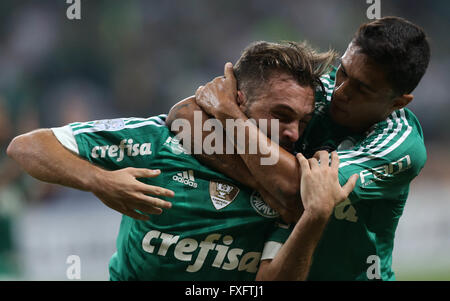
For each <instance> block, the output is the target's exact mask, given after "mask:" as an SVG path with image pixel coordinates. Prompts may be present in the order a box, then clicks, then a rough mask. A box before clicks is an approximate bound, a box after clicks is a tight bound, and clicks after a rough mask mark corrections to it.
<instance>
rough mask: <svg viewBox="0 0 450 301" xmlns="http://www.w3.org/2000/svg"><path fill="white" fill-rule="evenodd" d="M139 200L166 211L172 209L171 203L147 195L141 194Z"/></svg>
mask: <svg viewBox="0 0 450 301" xmlns="http://www.w3.org/2000/svg"><path fill="white" fill-rule="evenodd" d="M139 200H141V201H143V202H145V204H147V205H150V206H154V207H159V208H165V209H170V208H172V203H171V202H167V201H164V200H161V199H158V198H154V197H151V196H148V195H145V194H141V195H139Z"/></svg>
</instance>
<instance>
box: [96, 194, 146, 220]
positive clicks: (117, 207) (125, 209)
mask: <svg viewBox="0 0 450 301" xmlns="http://www.w3.org/2000/svg"><path fill="white" fill-rule="evenodd" d="M100 200H101V201H102V202H103V203H104V204H105V205H106V206H108V207H109V208H111V209H113V210H115V211H117V212H119V213H121V214H124V215H127V216H129V217H131V218H134V219H137V220H141V221H147V220H149V217H148V216H146V215H143V214H140V213H138V212H136V211H134V210H132V209H130V208H128V207H126V206H124V205H112V204H110V203H109V202H106V201H105V200H104V199H101V198H100Z"/></svg>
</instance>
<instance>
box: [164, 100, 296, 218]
mask: <svg viewBox="0 0 450 301" xmlns="http://www.w3.org/2000/svg"><path fill="white" fill-rule="evenodd" d="M195 114H197V119H196V118H195ZM209 118H210V116H208V115H207V114H206V113H205V112H204V111H203V110H202V109H201V108H200V107H199V106H198V105H197V103H196V101H195V97H189V98H186V99H184V100H182V101H180V102H178V103H177V104H175V105H174V106H173V107H172V109H171V110H170V112H169V115H168V117H167V119H166V124H167V126H168V127H169V128H170V129H171V131H172V132H174V133H175V134H180V132H181V131H182V130H185V129H182V127H179V126H177V122H175V121H176V120H177V121H180V120H183V121H185V122H186V123H187V124H185V125H189V126H188V127H189V128H190V129H191V133H190V135H189V137H190V138H191V140H190V141H188V142H189V143H190V146H191V152H192V153H193V154H194V156H195V158H196V159H197V160H199V161H200V162H202V163H203V164H205V165H207V166H210V167H212V168H213V169H216V170H218V171H220V172H221V173H223V174H225V175H227V176H229V177H230V178H232V179H234V180H236V181H238V182H240V183H242V184H244V185H246V186H248V187H251V188H253V189H255V190H257V191H259V192H260V193H261V195H262V196H263V198H264V200H265V201H266V203H268V204H269V205H270V206H271V207H272V208H273V209H275V210H276V211H277V212H278V213H279V214H280V215H281V217H282V218H283V219H284V220H285V221H286V222H293V221H296V220H298V218H299V213H300V211H299V210H297V209H298V206H299V202H289V203H287V204H286V203H284V202H281V201H278V200H277V199H276V197H275V195H274V194H273V193H272V192H271V191H269V188H267V187H265V186H264V184H263V183H260V182H258V181H257V180H256V178H255V177H254V176H253V174H252V173H251V172H250V170H249V169H248V167H247V165H246V164H245V162H244V161H243V159H242V158H241V157H240V156H239V155H238V154H236V152H234V153H233V154H226V149H225V146H226V143H227V142H226V135H223V138H224V140H223V143H222V145H223V150H222V152H221V154H217V153H214V154H206V153H205V152H204V151H203V148H202V147H203V142H204V140H205V137H207V136H208V135H210V134H211V133H212V131H207V130H200V131H198V132H197V133H194V130H195V127H198V128H201V129H203V125H204V122H205V121H206V120H207V119H209ZM179 124H183V122H179ZM220 130H221V131H223V130H222V129H220ZM183 143H184V141H183ZM195 148H197V149H200V150H202V151H201V152H200V153H195V152H194V151H192V150H195ZM247 149H248V148H247ZM295 161H296V160H295ZM271 185H274V183H271ZM276 185H277V184H275V186H276ZM297 199H298V198H297ZM290 200H292V198H291V199H290Z"/></svg>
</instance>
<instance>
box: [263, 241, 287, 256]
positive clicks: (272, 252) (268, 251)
mask: <svg viewBox="0 0 450 301" xmlns="http://www.w3.org/2000/svg"><path fill="white" fill-rule="evenodd" d="M282 246H283V244H282V243H280V242H276V241H268V242H266V244H265V245H264V249H263V252H262V255H261V260H267V259H274V258H275V256H276V255H277V253H278V251H280V249H281V247H282Z"/></svg>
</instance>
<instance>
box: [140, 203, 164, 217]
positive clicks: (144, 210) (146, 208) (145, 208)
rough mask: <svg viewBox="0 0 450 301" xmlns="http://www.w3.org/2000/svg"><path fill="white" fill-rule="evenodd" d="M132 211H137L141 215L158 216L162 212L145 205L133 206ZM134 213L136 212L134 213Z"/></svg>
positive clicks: (159, 209)
mask: <svg viewBox="0 0 450 301" xmlns="http://www.w3.org/2000/svg"><path fill="white" fill-rule="evenodd" d="M134 210H139V211H141V212H142V213H147V214H152V215H160V214H161V213H162V212H163V210H162V209H161V208H157V207H154V206H152V205H149V204H146V203H143V204H136V205H133V211H134ZM134 212H136V211H134Z"/></svg>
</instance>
